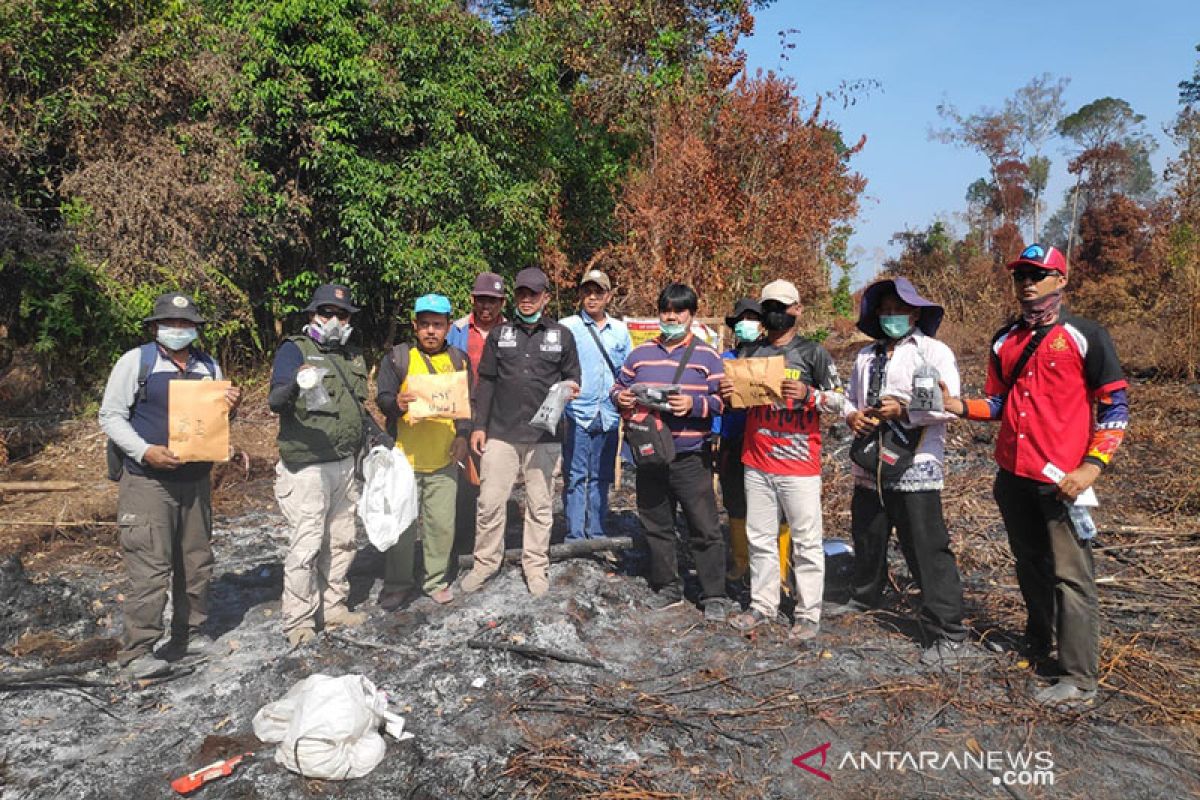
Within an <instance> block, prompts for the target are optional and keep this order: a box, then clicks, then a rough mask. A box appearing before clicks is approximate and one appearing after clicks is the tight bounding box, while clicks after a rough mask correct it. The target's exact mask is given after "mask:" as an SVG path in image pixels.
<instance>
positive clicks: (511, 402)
mask: <svg viewBox="0 0 1200 800" xmlns="http://www.w3.org/2000/svg"><path fill="white" fill-rule="evenodd" d="M515 284H516V311H515V314H516V320H514V321H513V322H506V323H504V324H503V325H500V326H498V327H496V328H493V329H492V332H491V333H489V334H488V338H487V342H486V344H485V345H484V347H483V357H482V358H481V359H480V360H479V374H478V383H477V384H476V395H475V419H474V423H473V430H472V432H471V449H472V450H473V451H474V452H475V453H476V454H477V455H479V456H480V457H481V462H480V470H479V478H480V485H479V511H478V513H477V515H476V530H475V554H474V555H475V563H474V566H473V567H472V568H471V571H470V572H469V573H467V575H466V576H465V577H463V580H462V583H461V587H462V590H463V591H464V592H468V593H469V592H475V591H478V590H479V589H480V588H481V587H482V586H483V584H484V583H485V582H487V581H488V580H489V579H490V578H491V577H492V576H494V575H495V574H496V573H497V572H499V571H500V563H501V561H502V559H503V557H504V527H505V523H506V522H507V516H508V514H507V505H508V498H509V495H510V494H511V493H512V487H513V484H514V483H515V482H516V479H517V476H518V475H522V476H523V477H524V478H525V533H524V538H523V543H522V551H523V552H522V556H521V567H522V570H523V571H524V573H525V583H526V585H527V586H528V588H529V593H530V594H532V595H533V596H535V597H540V596H542V595H544V594H545V593H546V592H547V591H549V589H550V553H549V551H550V526H551V524H552V523H553V521H554V517H553V514H554V503H553V497H552V495H551V487H552V485H553V483H554V467H555V465H556V464H557V462H558V458H559V455H560V453H561V450H562V446H561V445H560V444H559V443H560V442H561V441H562V435H561V430H562V429H561V427H560V428H559V429H558V430H556V431H555V432H554V433H549V432H547V431H544V430H542V429H541V428H538V427H535V426H533V425H532V424H530V423H531V421H532V420H533V418H534V416H535V415H536V414H537V412H538V410H539V409H540V407H541V405H542V403H543V401H545V399H546V397H547V395H548V394H549V392H550V387H551V386H553V385H554V384H557V383H562V382H569V383H570V384H572V385H573V390H574V391H578V389H579V377H580V376H579V356H578V355H577V354H576V352H575V337H574V336H572V335H571V332H570V331H568V330H567V329H566V328H564V327H563V326H562V325H560V324H559V323H557V322H555V321H554V320H552V319H550V318H549V317H547V316H545V312H544V309H545V308H546V303H547V302H549V300H550V294H549V292H548V291H547V289H548V288H549V285H550V282H549V279H548V278H547V277H546V273H544V272H542V271H541V270H540V269H538V268H537V267H528V268H526V269H523V270H521V271H520V272H518V273H517V279H516V281H515Z"/></svg>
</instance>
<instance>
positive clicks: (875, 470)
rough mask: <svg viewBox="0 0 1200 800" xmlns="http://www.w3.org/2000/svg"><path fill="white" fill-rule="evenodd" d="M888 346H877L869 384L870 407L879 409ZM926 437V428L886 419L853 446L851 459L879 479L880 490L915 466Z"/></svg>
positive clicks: (851, 447)
mask: <svg viewBox="0 0 1200 800" xmlns="http://www.w3.org/2000/svg"><path fill="white" fill-rule="evenodd" d="M887 360H888V356H887V346H886V345H884V344H877V345H875V358H874V359H873V360H872V361H871V377H870V383H869V384H868V385H867V404H868V405H870V406H877V405H878V404H879V396H880V393H881V392H882V391H883V379H884V375H885V374H886V372H887ZM924 435H925V429H924V428H920V429H917V428H909V427H906V426H904V425H901V424H900V423H899V422H898V421H896V420H892V419H886V420H883V421H881V422H880V423H879V424H878V425H876V426H875V430H874V431H872V432H871V433H869V434H867V435H866V436H859V437H858V438H856V439H855V440H854V442H853V444H851V445H850V460H851V461H853V462H854V463H855V464H857V465H858V466H860V467H862V468H863V469H865V470H866V471H867V472H870V473H871V474H872V475H874V476H875V483H876V486H877V487H882V486H883V484H884V483H886V482H888V481H893V480H896V479H897V478H899V477H900V476H901V475H903V474H904V473H905V471H906V470H907V469H908V468H909V467H910V466H912V462H913V458H915V457H916V454H917V448H918V447H920V445H921V439H922V438H923V437H924Z"/></svg>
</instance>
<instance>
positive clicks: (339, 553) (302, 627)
mask: <svg viewBox="0 0 1200 800" xmlns="http://www.w3.org/2000/svg"><path fill="white" fill-rule="evenodd" d="M304 311H305V313H306V314H307V315H308V322H307V324H306V325H305V326H304V329H303V331H302V332H301V333H300V334H297V335H294V336H289V337H288V338H287V339H286V340H285V341H284V343H283V344H282V345H280V347H279V350H278V351H277V352H276V354H275V363H274V365H273V367H272V369H271V391H270V394H269V395H268V397H267V403H268V405H269V406H270V407H271V410H272V411H274V412H275V413H276V414H278V415H279V436H278V439H277V443H278V445H279V463H278V464H276V466H275V499H276V500H277V501H278V502H279V508H280V510H281V511H282V512H283V516H284V517H285V518H286V519H287V522H288V525H289V526H290V528H291V533H290V538H289V542H288V553H287V557H286V558H285V559H284V563H283V603H282V605H283V609H282V611H283V632H284V633H285V634H286V635H287V638H288V641H289V642H290V643H291V644H292V645H297V644H303V643H304V642H308V641H311V640H312V639H313V638H314V637H315V636H316V631H317V628H318V627H320V626H322V625H324V626H325V627H334V626H338V625H344V626H353V625H360V624H362V622H363V621H364V620H365V619H366V615H365V614H364V613H363V612H361V611H350V610H349V609H348V608H347V607H346V598H347V597H348V596H349V593H350V584H349V582H348V581H347V579H346V572H347V571H348V570H349V568H350V562H351V561H353V560H354V546H355V525H354V509H355V504H356V503H357V502H358V498H359V486H358V481H357V478H356V477H355V474H354V463H355V457H356V455H357V454H358V451H359V449H360V448H362V447H363V446H364V431H365V422H366V420H365V414H366V412H365V410H364V409H363V406H362V404H363V402H365V400H366V397H367V366H366V363H365V362H364V361H363V357H362V354H361V353H360V352H359V351H358V349H357V348H354V347H350V346H348V345H347V344H346V343H347V341H348V340H349V338H350V334H351V332H352V330H353V328H352V326H351V325H350V317H351V315H353V314H354V313H355V312H357V311H358V308H357V307H355V306H354V305H353V304H352V303H351V302H350V290H349V289H348V288H346V287H345V286H341V285H338V284H331V283H327V284H324V285H322V286H319V287H317V290H316V291H315V292H314V293H313V296H312V300H311V302H309V304H308V306H307V307H306V308H305V309H304Z"/></svg>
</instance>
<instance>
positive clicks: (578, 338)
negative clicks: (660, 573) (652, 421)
mask: <svg viewBox="0 0 1200 800" xmlns="http://www.w3.org/2000/svg"><path fill="white" fill-rule="evenodd" d="M611 299H612V282H611V281H610V280H609V279H608V276H607V275H605V274H604V273H603V272H601V271H600V270H598V269H594V270H591V271H589V272H588V273H586V274H585V275H584V276H583V280H582V281H581V282H580V284H579V304H580V311H579V313H578V314H572V315H571V316H569V317H566V318H564V319H563V320H562V324H563V326H564V327H566V328H567V329H569V330H570V331H571V333H572V335H573V336H574V337H575V349H576V350H577V351H578V353H579V367H580V371H581V372H582V374H583V380H582V381H580V383H581V384H582V387H581V389H580V392H579V396H578V397H576V398H575V399H574V400H572V401H571V402H570V403H569V404H568V405H567V414H566V418H565V421H564V422H565V424H564V435H563V453H562V460H563V461H562V463H563V486H564V494H565V501H564V505H565V506H566V515H567V524H568V525H569V526H570V531H569V532H568V533H567V539H568V540H578V539H595V538H599V537H602V536H604V535H605V533H604V518H605V516H606V515H607V513H608V490H609V487H610V486H612V482H613V475H614V472H615V465H616V460H617V430H618V427H619V425H620V416H619V415H618V414H617V409H616V406H614V405H613V403H612V400H611V399H610V398H609V395H608V390H609V389H610V388H611V387H612V385H613V382H614V381H615V380H616V377H617V374H616V373H617V370H619V369H621V365H622V364H624V363H625V357H626V356H627V355H629V351H630V350H632V349H633V342H632V341H631V340H630V338H629V329H628V328H626V327H625V323H623V322H621V321H620V320H617V319H613V318H612V317H610V316H608V311H607V309H608V303H609V301H610V300H611ZM605 556H606V557H611V554H608V553H606V554H605ZM613 560H614V561H615V559H613Z"/></svg>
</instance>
